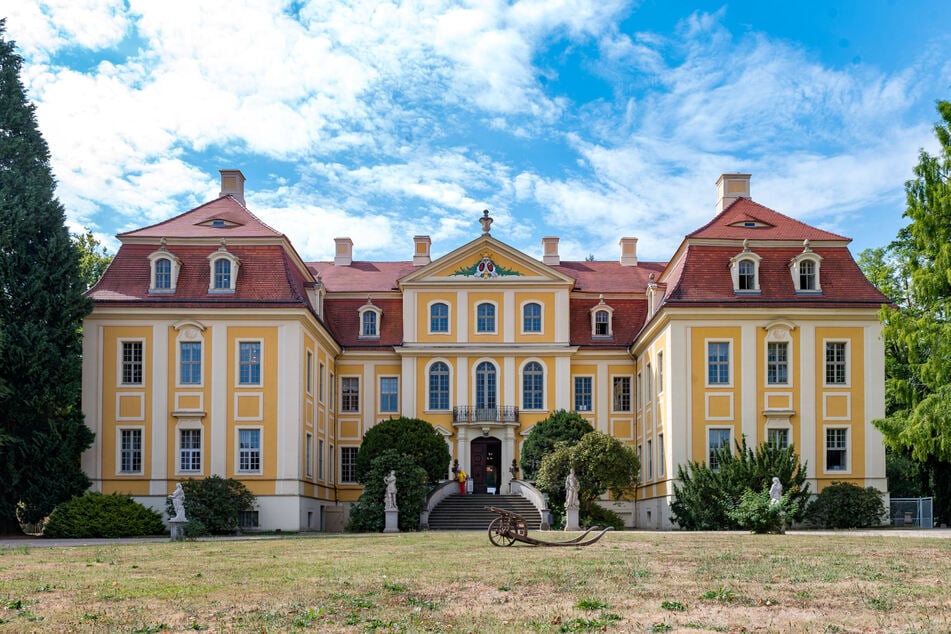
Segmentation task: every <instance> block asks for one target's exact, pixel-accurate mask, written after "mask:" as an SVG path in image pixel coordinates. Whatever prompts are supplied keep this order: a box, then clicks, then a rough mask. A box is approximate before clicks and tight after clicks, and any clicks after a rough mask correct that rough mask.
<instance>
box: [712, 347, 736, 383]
mask: <svg viewBox="0 0 951 634" xmlns="http://www.w3.org/2000/svg"><path fill="white" fill-rule="evenodd" d="M707 384H708V385H729V384H730V343H729V342H727V341H710V342H707Z"/></svg>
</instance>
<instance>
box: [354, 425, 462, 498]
mask: <svg viewBox="0 0 951 634" xmlns="http://www.w3.org/2000/svg"><path fill="white" fill-rule="evenodd" d="M390 450H394V451H396V452H397V453H398V454H400V455H402V456H406V458H407V459H408V460H409V461H410V462H412V463H413V464H416V465H418V466H420V467H422V468H423V470H424V471H425V472H426V477H427V479H428V480H429V482H431V483H433V482H439V481H440V480H445V479H446V477H447V476H448V475H449V461H450V460H451V457H450V456H449V447H447V446H446V441H445V439H444V438H443V437H442V436H441V435H440V434H439V432H438V431H436V428H435V427H433V426H432V425H431V424H429V423H427V422H426V421H424V420H421V419H419V418H390V419H388V420H383V421H380V422H379V423H377V424H376V425H374V426H373V427H371V428H370V429H368V430H367V432H366V433H365V434H364V435H363V443H361V445H360V449H358V450H357V459H356V464H355V469H356V476H357V482H359V483H361V484H364V483H365V482H366V481H367V478H368V476H367V471H369V470H370V464H371V463H372V462H373V460H374V459H375V458H377V457H378V456H379V455H380V454H382V453H384V452H386V451H390ZM397 473H399V471H397ZM400 510H401V511H402V509H400Z"/></svg>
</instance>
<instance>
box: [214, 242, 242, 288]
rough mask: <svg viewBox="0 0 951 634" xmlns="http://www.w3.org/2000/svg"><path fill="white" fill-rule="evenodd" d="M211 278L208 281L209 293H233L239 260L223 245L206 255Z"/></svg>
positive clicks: (239, 264)
mask: <svg viewBox="0 0 951 634" xmlns="http://www.w3.org/2000/svg"><path fill="white" fill-rule="evenodd" d="M208 262H209V267H210V276H211V279H210V280H209V283H208V292H209V293H233V292H234V291H235V288H236V287H237V286H236V282H237V279H238V268H239V267H240V266H241V261H240V260H239V259H238V258H236V257H235V256H234V255H232V254H231V253H230V252H229V251H228V250H227V249H226V248H225V246H224V244H222V245H221V247H219V249H218V250H217V251H215V252H214V253H212V254H211V255H209V256H208Z"/></svg>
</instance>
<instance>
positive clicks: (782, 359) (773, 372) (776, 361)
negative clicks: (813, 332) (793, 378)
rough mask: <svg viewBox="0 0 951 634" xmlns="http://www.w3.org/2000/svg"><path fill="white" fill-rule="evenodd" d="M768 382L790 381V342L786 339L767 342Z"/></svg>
mask: <svg viewBox="0 0 951 634" xmlns="http://www.w3.org/2000/svg"><path fill="white" fill-rule="evenodd" d="M766 382H767V383H768V384H770V385H776V384H780V385H785V384H786V383H789V344H788V343H787V342H785V341H783V342H779V343H768V344H766Z"/></svg>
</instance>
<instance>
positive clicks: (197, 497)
mask: <svg viewBox="0 0 951 634" xmlns="http://www.w3.org/2000/svg"><path fill="white" fill-rule="evenodd" d="M182 490H184V491H185V518H186V519H187V520H188V524H186V525H185V535H186V537H198V536H200V535H230V534H233V533H235V532H236V531H237V530H238V515H239V514H240V513H241V512H243V511H253V510H254V507H255V505H256V503H257V498H255V497H254V494H253V493H251V492H250V491H248V489H247V487H246V486H244V485H243V484H242V483H240V482H238V481H237V480H234V479H232V478H227V479H225V478H222V477H219V476H210V477H207V478H202V479H200V480H182ZM165 512H166V513H168V516H169V517H174V516H175V511H174V510H173V508H172V501H171V500H167V501H166V504H165ZM190 524H194V526H190ZM200 530H203V532H199V531H200Z"/></svg>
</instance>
